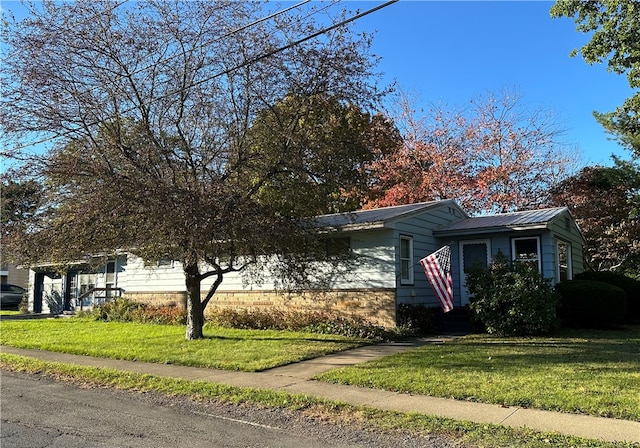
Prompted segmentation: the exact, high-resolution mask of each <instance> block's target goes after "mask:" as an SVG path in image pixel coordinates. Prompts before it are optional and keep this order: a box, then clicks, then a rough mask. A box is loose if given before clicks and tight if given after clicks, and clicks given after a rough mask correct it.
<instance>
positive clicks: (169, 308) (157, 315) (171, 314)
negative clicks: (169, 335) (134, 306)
mask: <svg viewBox="0 0 640 448" xmlns="http://www.w3.org/2000/svg"><path fill="white" fill-rule="evenodd" d="M139 319H140V322H143V323H151V324H162V325H185V324H186V323H187V310H186V308H184V307H179V306H175V305H166V306H148V305H147V306H143V307H142V308H141V309H140V313H139Z"/></svg>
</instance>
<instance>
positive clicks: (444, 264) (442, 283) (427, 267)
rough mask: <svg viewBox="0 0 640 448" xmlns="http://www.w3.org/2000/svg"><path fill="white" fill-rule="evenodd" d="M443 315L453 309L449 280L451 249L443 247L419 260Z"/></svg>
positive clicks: (451, 284) (451, 286)
mask: <svg viewBox="0 0 640 448" xmlns="http://www.w3.org/2000/svg"><path fill="white" fill-rule="evenodd" d="M420 264H421V265H422V269H424V273H425V275H426V276H427V280H429V283H431V286H432V287H433V290H434V291H435V293H436V296H437V297H438V301H440V306H441V307H442V310H443V311H444V312H445V313H448V312H449V311H451V310H452V309H453V281H452V280H451V247H449V246H448V245H447V246H444V247H442V248H440V249H438V250H437V251H435V252H434V253H432V254H431V255H427V256H426V257H424V258H423V259H422V260H420Z"/></svg>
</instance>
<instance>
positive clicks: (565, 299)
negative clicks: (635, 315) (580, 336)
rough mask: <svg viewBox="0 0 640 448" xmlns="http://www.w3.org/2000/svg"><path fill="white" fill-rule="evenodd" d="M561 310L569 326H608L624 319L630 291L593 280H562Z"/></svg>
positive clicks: (561, 315)
mask: <svg viewBox="0 0 640 448" xmlns="http://www.w3.org/2000/svg"><path fill="white" fill-rule="evenodd" d="M556 289H557V290H558V291H559V292H560V296H561V299H560V307H559V309H558V314H559V315H560V317H561V319H562V320H563V321H564V322H565V323H566V324H567V325H569V326H573V327H580V328H607V327H611V326H613V325H615V324H618V323H621V322H624V320H625V316H626V312H627V294H626V293H625V292H624V290H623V289H622V288H619V287H617V286H615V285H611V284H609V283H603V282H594V281H591V280H569V281H566V282H562V283H559V284H558V285H557V286H556Z"/></svg>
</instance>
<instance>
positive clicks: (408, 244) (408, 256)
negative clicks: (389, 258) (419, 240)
mask: <svg viewBox="0 0 640 448" xmlns="http://www.w3.org/2000/svg"><path fill="white" fill-rule="evenodd" d="M400 284H402V285H410V284H413V238H411V237H410V236H401V237H400Z"/></svg>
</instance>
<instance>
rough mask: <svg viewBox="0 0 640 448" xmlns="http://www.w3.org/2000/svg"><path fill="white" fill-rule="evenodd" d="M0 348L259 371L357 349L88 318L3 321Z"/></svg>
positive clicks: (299, 337)
mask: <svg viewBox="0 0 640 448" xmlns="http://www.w3.org/2000/svg"><path fill="white" fill-rule="evenodd" d="M0 330H1V331H0V344H3V345H9V346H13V347H21V348H32V349H40V350H48V351H54V352H63V353H71V354H78V355H90V356H97V357H104V358H115V359H126V360H138V361H146V362H156V363H167V364H179V365H188V366H200V367H210V368H216V369H226V370H244V371H259V370H264V369H269V368H272V367H277V366H281V365H286V364H290V363H292V362H296V361H300V360H303V359H309V358H314V357H317V356H321V355H324V354H327V353H333V352H337V351H340V350H345V349H348V348H353V347H357V346H360V345H363V344H364V343H365V341H363V340H360V339H354V338H347V337H343V336H335V335H320V334H312V333H302V332H286V331H270V330H233V329H226V328H214V327H208V326H207V327H205V338H204V339H200V340H195V341H187V340H185V336H184V333H185V328H184V327H183V326H172V325H154V324H135V323H120V322H97V321H92V320H88V319H78V318H65V319H35V320H9V321H2V322H1V323H0Z"/></svg>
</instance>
